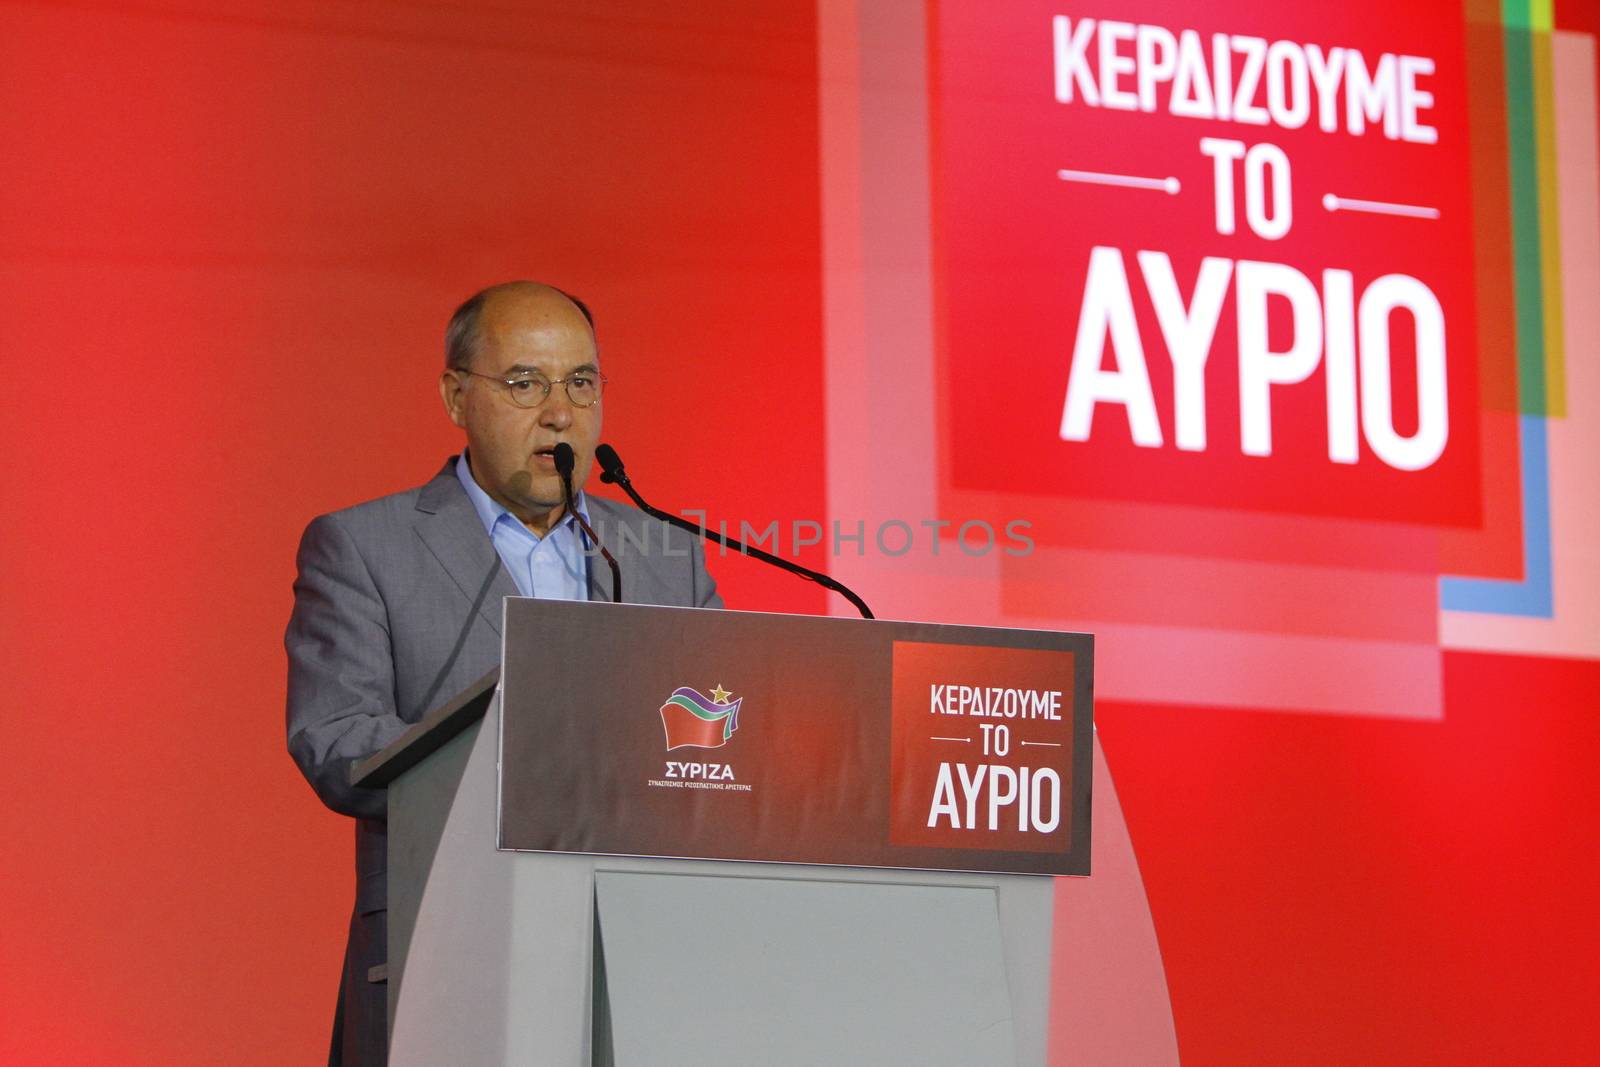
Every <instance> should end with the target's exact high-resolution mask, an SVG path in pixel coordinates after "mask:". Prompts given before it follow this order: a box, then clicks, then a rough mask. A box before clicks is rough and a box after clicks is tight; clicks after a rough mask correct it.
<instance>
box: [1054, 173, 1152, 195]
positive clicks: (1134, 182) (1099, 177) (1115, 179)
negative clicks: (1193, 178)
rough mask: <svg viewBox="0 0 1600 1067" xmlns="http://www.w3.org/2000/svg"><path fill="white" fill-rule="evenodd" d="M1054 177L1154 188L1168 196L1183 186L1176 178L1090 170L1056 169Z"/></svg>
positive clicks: (1064, 179)
mask: <svg viewBox="0 0 1600 1067" xmlns="http://www.w3.org/2000/svg"><path fill="white" fill-rule="evenodd" d="M1056 177H1057V178H1060V179H1061V180H1062V181H1064V182H1088V183H1089V184H1090V185H1120V186H1122V187H1123V188H1125V189H1155V190H1158V191H1160V192H1163V193H1166V194H1168V195H1169V196H1177V195H1178V190H1179V189H1181V188H1183V186H1182V185H1180V184H1178V179H1176V178H1172V177H1167V178H1136V177H1134V176H1133V175H1131V174H1101V173H1099V172H1098V171H1092V170H1058V171H1056Z"/></svg>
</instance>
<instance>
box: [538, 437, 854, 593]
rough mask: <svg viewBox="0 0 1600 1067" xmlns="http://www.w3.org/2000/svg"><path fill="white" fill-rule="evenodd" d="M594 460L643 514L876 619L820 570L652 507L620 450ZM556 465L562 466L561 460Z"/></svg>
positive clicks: (604, 448)
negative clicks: (778, 570)
mask: <svg viewBox="0 0 1600 1067" xmlns="http://www.w3.org/2000/svg"><path fill="white" fill-rule="evenodd" d="M558 447H559V446H558ZM594 458H595V459H596V460H598V461H599V463H600V480H601V481H602V482H605V483H606V484H607V485H620V486H621V487H622V491H623V492H624V493H627V494H628V497H629V499H631V500H632V501H633V503H634V506H635V507H637V508H638V509H639V510H640V511H642V512H644V513H645V514H646V515H650V516H653V517H655V518H657V519H660V520H661V521H662V522H665V523H670V524H671V525H673V526H676V527H678V529H680V530H687V531H689V532H690V533H692V534H699V535H700V536H701V537H704V538H705V539H706V540H708V541H715V542H716V543H717V544H719V545H722V546H723V547H725V548H731V549H733V550H734V551H735V552H737V553H739V554H740V555H742V556H754V557H755V558H756V559H759V560H761V561H762V562H763V563H770V564H772V565H773V566H774V567H781V568H782V569H783V570H786V571H788V572H789V573H790V574H794V575H798V576H799V577H801V578H804V579H805V580H806V581H808V582H816V583H817V584H818V585H820V586H822V587H823V588H825V589H832V590H833V591H834V592H835V593H838V594H839V595H840V596H842V597H844V598H845V599H846V600H848V601H850V603H851V604H853V605H855V609H856V610H857V611H859V612H861V617H862V618H863V619H871V618H874V616H873V614H872V609H871V608H869V607H867V602H866V601H864V600H862V599H861V598H860V597H859V596H857V595H856V594H855V593H854V592H853V591H851V590H850V589H849V588H847V587H846V586H845V585H844V584H843V583H841V582H838V581H835V580H834V579H832V578H830V577H828V576H827V575H826V574H823V573H821V572H820V571H814V570H812V569H811V568H809V567H802V566H801V565H800V564H798V563H795V562H794V561H792V560H787V559H783V558H781V557H779V556H774V555H773V554H772V553H770V552H764V551H762V550H761V549H759V548H751V547H750V546H749V545H745V544H741V543H740V542H738V541H735V540H734V539H733V538H731V537H729V536H727V535H726V534H722V533H718V532H716V531H714V530H711V529H708V528H706V527H704V526H697V525H695V524H694V523H692V522H690V521H689V520H688V519H684V518H680V517H679V516H677V515H672V514H669V513H668V512H665V511H662V510H661V509H660V508H656V507H651V506H650V505H649V504H647V503H645V499H644V497H642V496H640V495H639V491H638V490H637V489H635V488H634V487H633V482H631V481H629V480H628V474H627V471H625V470H624V469H623V467H622V457H621V456H619V455H617V450H616V449H614V448H612V447H611V446H610V445H601V446H600V447H599V448H596V449H595V450H594ZM557 462H558V463H559V460H558V461H557Z"/></svg>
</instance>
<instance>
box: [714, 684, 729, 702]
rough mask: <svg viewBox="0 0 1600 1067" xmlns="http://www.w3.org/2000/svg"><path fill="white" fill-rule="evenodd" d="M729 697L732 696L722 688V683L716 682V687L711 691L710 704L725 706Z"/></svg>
mask: <svg viewBox="0 0 1600 1067" xmlns="http://www.w3.org/2000/svg"><path fill="white" fill-rule="evenodd" d="M731 696H733V694H732V693H730V692H728V691H727V690H726V689H724V688H722V683H721V682H718V683H717V687H716V688H715V689H713V690H712V691H711V703H713V704H726V703H727V702H728V698H729V697H731Z"/></svg>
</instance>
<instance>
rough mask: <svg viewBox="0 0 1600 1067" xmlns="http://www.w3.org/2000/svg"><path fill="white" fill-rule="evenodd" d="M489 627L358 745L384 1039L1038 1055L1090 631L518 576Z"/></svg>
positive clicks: (405, 1053) (1074, 814)
mask: <svg viewBox="0 0 1600 1067" xmlns="http://www.w3.org/2000/svg"><path fill="white" fill-rule="evenodd" d="M502 634H503V642H504V644H503V649H502V652H503V657H502V664H503V666H502V669H501V670H499V671H497V672H494V673H492V674H490V675H488V676H485V677H484V678H483V679H481V680H480V681H479V682H478V683H476V684H475V685H473V686H471V687H469V688H468V690H467V691H466V692H464V693H462V694H460V695H459V696H457V697H456V698H455V699H453V700H451V701H449V702H448V703H447V704H445V705H443V706H442V707H440V708H438V709H437V710H435V711H434V712H432V713H430V714H429V715H428V716H426V717H425V718H424V719H423V720H422V721H421V722H420V723H418V724H417V725H416V726H414V727H413V728H412V729H411V730H410V731H408V732H407V733H406V734H405V735H404V736H402V737H401V738H400V739H399V740H398V741H397V742H395V743H394V744H393V745H391V746H390V747H389V748H387V749H385V750H384V751H383V752H381V753H379V754H377V755H375V756H373V757H372V758H370V759H368V760H365V761H362V762H361V763H359V764H357V765H356V767H355V768H353V770H352V777H353V778H354V779H355V780H356V781H357V783H358V784H362V785H368V786H384V787H386V788H387V789H388V809H389V874H388V891H389V923H388V930H389V957H388V965H387V967H388V973H387V980H388V995H389V1019H390V1062H391V1063H392V1064H395V1065H400V1067H405V1065H413V1064H415V1065H428V1067H437V1065H439V1064H455V1065H476V1064H501V1063H507V1064H510V1063H515V1064H563V1065H576V1064H583V1065H588V1064H603V1065H611V1064H617V1065H622V1067H632V1065H636V1064H647V1065H652V1067H658V1065H673V1064H694V1065H696V1067H700V1065H704V1064H706V1063H761V1064H820V1063H828V1064H834V1063H919V1064H952V1065H954V1064H961V1065H970V1064H1020V1065H1035V1064H1040V1065H1042V1064H1043V1063H1044V1062H1045V1055H1046V1031H1047V1017H1048V1007H1049V988H1050V977H1051V974H1050V969H1051V955H1050V943H1051V914H1052V905H1053V899H1054V893H1053V884H1052V883H1053V880H1052V878H1051V877H1048V876H1049V875H1062V874H1073V875H1087V874H1088V873H1089V871H1088V857H1089V810H1090V807H1089V805H1090V792H1089V786H1090V781H1091V770H1090V767H1091V764H1090V760H1091V756H1092V737H1091V730H1092V719H1091V716H1092V677H1093V670H1092V656H1093V645H1092V638H1091V637H1089V636H1088V635H1083V634H1063V633H1054V632H1043V631H1021V630H1005V629H992V628H980V627H959V626H942V625H934V624H923V623H898V622H884V621H875V620H874V621H868V620H858V619H838V618H815V617H808V616H791V615H772V614H762V613H751V612H735V611H712V610H702V609H694V608H670V607H653V606H641V605H629V604H610V603H585V602H566V601H546V600H534V599H520V598H508V599H507V600H506V601H505V620H504V626H503V627H502ZM1055 962H1056V965H1057V966H1071V965H1072V961H1070V960H1057V961H1055Z"/></svg>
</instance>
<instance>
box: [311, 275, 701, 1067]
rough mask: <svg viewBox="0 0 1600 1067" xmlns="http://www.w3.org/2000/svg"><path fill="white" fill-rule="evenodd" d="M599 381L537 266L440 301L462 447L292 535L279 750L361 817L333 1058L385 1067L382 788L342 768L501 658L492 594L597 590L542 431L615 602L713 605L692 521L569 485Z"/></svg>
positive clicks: (561, 297)
mask: <svg viewBox="0 0 1600 1067" xmlns="http://www.w3.org/2000/svg"><path fill="white" fill-rule="evenodd" d="M605 383H606V376H605V374H604V373H602V372H601V370H600V360H599V350H598V346H597V344H596V341H595V332H594V319H593V316H592V315H591V314H590V312H589V309H588V308H587V307H586V306H585V305H584V304H583V302H582V301H580V300H577V299H576V298H574V297H571V296H569V295H567V294H566V293H563V292H561V291H560V290H559V289H555V288H553V287H551V286H548V285H543V284H539V283H536V282H508V283H506V284H503V285H497V286H493V287H492V288H489V289H485V290H483V291H482V292H480V293H478V294H476V295H474V296H473V297H471V298H470V299H469V300H467V301H466V302H465V303H464V304H462V305H461V307H460V308H458V309H457V310H456V312H455V314H454V315H453V316H451V319H450V322H449V326H448V327H447V329H446V331H445V369H444V372H443V373H442V374H441V375H440V378H439V393H440V396H441V398H442V399H443V401H444V408H445V412H446V414H447V415H448V416H449V417H450V419H451V421H452V422H454V423H455V424H456V425H457V426H459V427H461V429H462V430H463V431H465V437H466V448H465V450H464V451H463V452H462V453H461V454H460V455H459V456H452V457H451V458H450V459H448V460H447V461H446V462H445V464H444V466H443V468H442V469H441V470H440V471H439V472H438V473H437V474H436V475H434V477H433V478H432V480H431V481H429V482H427V484H425V485H422V486H419V487H418V488H416V489H411V490H408V491H406V492H403V493H396V494H394V495H392V496H386V497H382V498H379V499H377V500H373V501H369V502H367V503H364V504H358V505H356V506H355V507H351V508H347V509H345V510H343V511H337V512H333V513H331V514H328V515H322V516H319V517H318V518H316V519H314V520H313V521H312V522H311V524H310V525H309V526H308V527H307V528H306V531H305V534H304V536H303V537H302V539H301V542H300V551H299V555H298V567H299V575H298V577H297V579H296V580H295V585H294V593H295V601H294V611H293V614H292V616H291V617H290V620H289V627H288V632H287V634H286V635H285V639H284V643H285V647H286V649H287V651H288V657H289V683H288V740H289V752H290V754H291V755H292V756H293V757H294V760H295V762H296V763H298V764H299V766H300V769H301V771H302V772H304V774H305V776H306V778H307V780H308V781H310V783H311V786H312V788H313V789H315V790H316V793H317V795H318V796H319V797H320V798H321V799H322V801H323V802H324V803H325V804H327V805H328V806H329V807H330V808H332V809H333V810H334V811H337V812H340V813H341V814H345V815H350V816H353V817H354V818H355V820H356V823H355V831H356V899H355V909H354V913H353V914H352V916H351V920H350V934H349V941H348V944H347V945H346V949H345V960H344V967H343V971H342V973H341V977H340V982H339V1000H338V1007H337V1010H336V1011H335V1015H334V1028H333V1043H332V1049H331V1051H330V1054H329V1063H330V1064H343V1065H345V1067H353V1065H367V1064H381V1063H383V1062H384V1061H385V1059H386V1057H387V1044H388V1018H387V1003H386V988H385V986H384V984H383V982H384V980H385V971H384V962H385V959H386V956H387V951H386V949H387V946H386V938H387V923H386V908H387V893H386V873H385V865H386V854H387V849H386V842H387V830H386V823H385V811H386V805H385V795H384V791H383V790H381V789H359V788H356V787H354V786H352V785H351V784H350V777H349V771H350V767H351V765H352V764H353V763H355V762H357V761H359V760H361V759H364V758H366V757H368V756H371V755H373V754H375V753H377V752H379V751H380V750H382V749H383V748H385V747H386V746H387V745H389V744H390V743H392V742H394V741H395V740H396V739H398V738H399V737H400V735H401V734H402V733H404V732H405V731H406V729H407V728H408V727H409V726H411V724H413V723H415V722H417V721H418V720H419V719H421V718H422V716H423V715H424V714H425V713H426V712H428V711H429V710H430V709H432V708H434V707H436V706H438V705H439V704H441V703H443V702H445V701H447V700H448V699H449V698H450V697H452V696H453V695H455V694H456V693H457V692H458V691H460V690H462V689H464V688H465V687H466V686H467V685H468V684H470V683H471V682H472V681H474V680H475V679H477V678H479V677H481V676H482V675H483V674H484V673H486V672H487V671H489V670H491V669H493V668H494V667H496V666H497V665H498V663H499V661H500V625H501V601H502V599H503V598H505V597H508V596H519V595H520V596H533V597H545V598H559V599H565V600H608V599H610V581H609V577H610V576H609V572H608V571H606V569H605V568H604V567H601V568H599V569H600V570H601V571H602V572H603V574H604V577H605V579H606V580H605V581H600V580H599V577H600V576H597V575H596V573H595V571H596V568H595V567H594V563H595V562H596V561H595V559H594V548H593V546H592V545H591V544H590V543H589V539H588V536H587V535H586V534H585V532H584V531H583V529H582V525H581V524H580V523H578V522H577V521H575V518H574V516H573V515H572V514H570V513H569V512H568V509H567V507H566V506H565V499H566V497H565V493H564V490H563V486H562V482H561V478H560V476H559V475H558V473H557V471H556V466H555V460H554V456H553V451H554V448H555V446H556V445H557V444H563V443H564V444H567V445H569V446H571V448H572V450H573V454H574V459H575V463H574V470H573V474H572V489H573V493H574V496H573V505H574V509H575V510H576V511H577V512H578V513H579V514H580V515H582V516H583V518H584V519H585V520H587V521H588V523H589V525H590V526H591V527H592V528H593V529H594V530H595V532H596V534H597V536H598V537H600V538H601V539H602V540H603V541H608V542H611V544H610V545H609V546H608V547H611V548H613V549H614V550H615V549H617V548H618V547H619V546H621V547H626V546H628V545H632V546H633V547H634V549H635V551H634V552H632V553H628V554H620V553H619V554H620V555H621V558H620V560H619V562H620V563H621V565H622V568H623V577H624V579H625V582H626V584H625V585H624V590H625V598H626V599H627V600H628V601H630V602H634V603H644V604H668V605H677V606H688V607H720V606H721V599H720V598H719V597H718V596H717V592H716V586H715V583H714V582H713V581H712V579H711V576H710V575H709V574H708V573H707V571H706V568H705V560H704V554H703V550H702V547H701V545H700V542H699V540H698V539H697V538H694V537H692V536H690V535H688V534H685V533H683V532H682V531H679V530H676V529H674V528H672V527H670V526H668V525H667V524H665V523H662V522H659V521H657V520H655V519H652V518H650V517H649V516H646V515H644V514H643V513H641V512H639V511H637V510H636V509H634V508H631V507H627V506H625V505H621V504H617V503H615V502H613V501H610V500H605V499H601V498H598V497H590V496H587V495H586V494H584V493H583V492H582V489H583V485H584V482H585V480H586V479H587V477H588V474H589V471H590V469H591V467H592V466H593V463H594V451H595V447H596V446H597V445H598V444H599V443H600V427H601V415H602V409H603V396H604V392H605ZM624 527H626V528H627V529H626V530H624ZM607 531H612V536H608V535H607ZM614 538H615V539H614ZM639 546H643V548H640V547H639Z"/></svg>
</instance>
